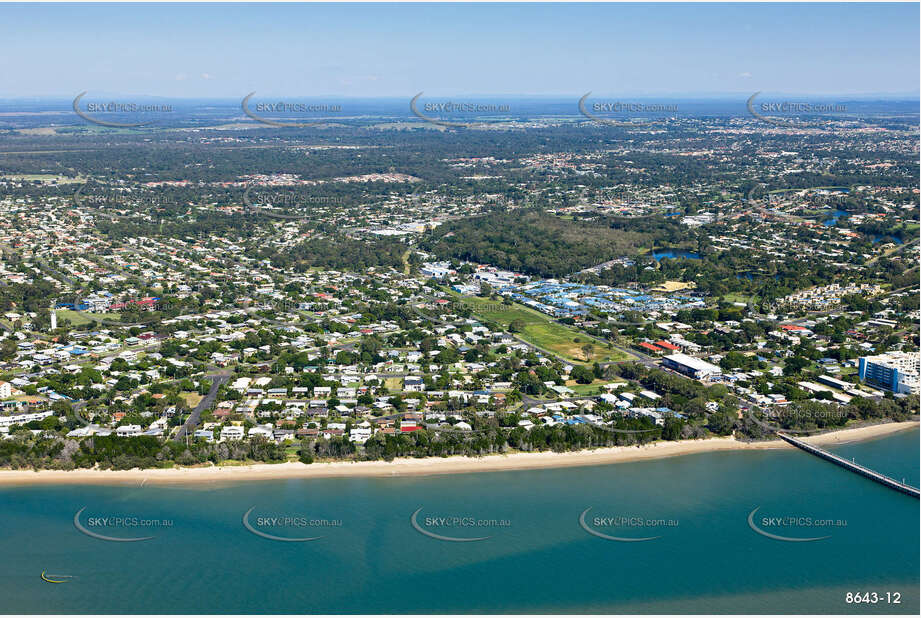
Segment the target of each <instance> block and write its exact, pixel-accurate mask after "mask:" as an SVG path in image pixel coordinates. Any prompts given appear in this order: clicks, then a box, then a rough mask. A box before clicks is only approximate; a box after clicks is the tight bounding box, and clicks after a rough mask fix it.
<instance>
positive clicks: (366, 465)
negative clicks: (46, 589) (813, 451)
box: [0, 421, 919, 487]
mask: <svg viewBox="0 0 921 618" xmlns="http://www.w3.org/2000/svg"><path fill="white" fill-rule="evenodd" d="M918 425H919V424H918V422H917V421H904V422H897V423H881V424H878V425H865V426H863V427H855V428H851V429H841V430H837V431H831V432H828V433H824V434H820V435H816V436H811V437H809V438H808V440H809V442H811V443H813V444H815V445H817V446H827V445H835V444H846V443H849V442H854V441H859V440H869V439H872V438H877V437H881V436H885V435H889V434H893V433H897V432H899V431H904V430H908V429H915V428H917V427H918ZM765 449H788V450H796V449H795V447H793V446H791V445H789V444H787V443H786V442H784V441H782V440H772V441H764V442H743V441H740V440H736V439H735V438H731V437H727V438H709V439H706V440H681V441H677V442H662V441H660V442H655V443H652V444H649V445H645V446H614V447H605V448H598V449H594V450H585V451H572V452H567V453H554V452H541V453H514V454H510V455H485V456H483V457H466V456H454V457H446V458H442V457H426V458H419V459H416V458H399V459H395V460H393V461H390V462H387V461H360V462H350V461H340V462H329V463H313V464H302V463H300V462H288V463H280V464H266V463H260V464H252V465H240V466H209V467H195V468H181V467H174V468H151V469H138V468H135V469H132V470H98V469H78V470H38V471H35V470H7V469H4V470H0V487H6V486H15V485H26V486H29V485H70V484H86V485H99V484H104V485H119V484H129V485H139V484H140V485H143V484H148V483H152V484H196V483H216V482H230V483H233V482H237V481H241V482H242V481H272V480H285V479H300V478H304V479H311V478H317V479H319V478H341V477H400V476H430V475H438V474H465V473H476V472H494V471H507V470H540V469H547V468H569V467H581V466H598V465H606V464H615V463H622V462H632V461H648V460H655V459H662V458H666V457H678V456H682V455H692V454H696V453H712V452H718V451H739V450H765Z"/></svg>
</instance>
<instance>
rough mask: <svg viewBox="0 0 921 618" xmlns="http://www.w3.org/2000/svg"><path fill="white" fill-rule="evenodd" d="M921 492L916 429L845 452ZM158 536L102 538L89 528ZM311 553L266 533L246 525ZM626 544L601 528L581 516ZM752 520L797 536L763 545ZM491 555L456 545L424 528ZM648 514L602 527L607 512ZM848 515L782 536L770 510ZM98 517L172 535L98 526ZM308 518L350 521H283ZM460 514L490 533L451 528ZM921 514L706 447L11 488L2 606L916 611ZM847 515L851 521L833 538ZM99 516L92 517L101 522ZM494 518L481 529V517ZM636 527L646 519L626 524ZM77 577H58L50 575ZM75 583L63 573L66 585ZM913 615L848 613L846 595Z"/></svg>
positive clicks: (763, 455)
mask: <svg viewBox="0 0 921 618" xmlns="http://www.w3.org/2000/svg"><path fill="white" fill-rule="evenodd" d="M834 450H835V451H836V452H838V453H840V454H842V455H844V456H846V457H855V458H856V459H857V461H859V462H861V463H864V464H866V465H869V466H871V467H874V468H877V469H878V470H880V471H882V472H886V473H889V474H891V475H893V476H897V477H898V478H902V477H905V478H906V480H908V481H909V482H911V483H912V484H915V485H917V484H918V478H919V468H918V460H919V452H918V432H917V431H908V432H903V433H900V434H897V435H894V436H890V437H887V438H882V439H878V440H874V441H869V442H861V443H854V444H844V445H839V446H835V447H834ZM84 506H85V507H86V510H85V511H83V513H82V514H81V517H80V519H79V521H80V523H81V525H82V526H84V527H85V528H87V529H88V530H90V531H93V532H95V533H103V534H106V535H110V536H119V537H123V538H124V537H137V536H153V537H154V538H153V539H150V540H147V541H139V542H110V541H103V540H99V539H96V538H91V537H89V536H86V535H84V534H82V533H81V532H79V531H78V530H77V529H76V528H75V526H74V523H73V519H74V514H75V513H76V512H77V511H78V510H79V509H81V508H82V507H84ZM252 507H255V508H254V510H253V511H252V514H251V516H250V519H249V522H250V524H251V525H252V526H253V527H254V529H256V530H257V531H261V532H264V533H268V534H273V535H275V536H282V537H289V538H291V537H313V536H321V537H322V538H320V539H318V540H315V541H307V542H281V541H275V540H269V539H266V538H263V537H260V536H257V535H256V534H253V533H251V532H249V531H248V530H247V529H245V528H244V527H243V524H242V517H243V514H244V513H245V512H246V511H248V510H249V509H250V508H252ZM589 507H592V511H590V513H589V514H588V515H587V519H586V522H587V526H588V527H589V528H590V529H592V530H595V531H599V532H602V533H604V534H608V535H610V536H620V537H622V538H624V537H629V538H644V537H649V536H656V537H658V538H655V539H654V540H650V541H641V542H619V541H611V540H607V539H605V538H600V537H598V536H594V535H592V534H590V533H589V532H587V531H586V530H585V529H583V528H582V527H581V526H580V524H579V516H580V514H581V513H582V512H583V511H585V509H587V508H589ZM756 507H760V510H759V512H758V514H757V518H756V519H755V520H754V521H755V522H756V524H758V525H760V526H761V527H762V528H763V529H765V530H767V531H769V532H771V533H774V534H777V535H784V536H789V537H791V538H792V537H801V538H802V537H813V536H818V535H819V534H821V535H823V536H829V538H827V539H824V540H821V541H814V542H783V541H778V540H774V539H771V538H767V537H765V536H762V535H759V534H757V533H755V532H754V531H753V530H752V529H751V528H750V527H749V525H748V520H747V518H748V515H749V513H750V512H751V511H752V510H753V509H755V508H756ZM420 508H421V509H422V510H421V511H420V512H419V516H418V517H417V523H418V524H419V526H420V528H422V529H423V531H427V532H432V533H436V534H440V535H442V536H452V537H455V538H476V537H480V536H487V537H489V538H486V539H485V540H482V541H473V542H448V541H442V540H439V539H436V538H432V537H430V536H426V535H424V534H422V533H420V532H418V531H417V530H415V529H414V528H413V527H412V525H411V523H410V517H411V515H412V514H413V513H414V512H415V511H416V510H417V509H420ZM621 515H626V516H631V517H639V518H641V519H642V520H643V522H644V525H643V526H638V525H633V526H630V525H621V526H605V525H604V523H605V522H603V521H601V522H597V521H596V520H595V519H594V518H595V517H602V516H603V517H614V516H621ZM781 515H790V516H795V517H810V516H811V517H821V518H823V519H833V520H836V521H837V523H838V524H839V525H837V526H835V527H829V526H823V527H821V528H817V527H811V528H806V527H803V526H795V527H771V525H770V523H767V524H765V523H763V520H762V517H763V516H770V517H775V516H781ZM104 516H127V517H140V518H149V519H160V520H170V521H171V522H172V526H169V527H165V526H161V527H157V528H155V527H132V528H128V527H124V526H121V527H119V526H93V523H94V521H95V520H94V519H93V518H98V517H104ZM268 516H273V517H274V516H305V517H309V518H317V519H325V520H327V521H328V522H332V523H336V522H337V521H338V522H340V523H341V525H339V526H332V525H329V526H273V525H271V523H272V522H271V521H266V520H261V521H260V520H259V517H268ZM454 516H457V517H466V516H470V517H473V518H475V519H484V520H491V521H488V522H486V523H488V524H489V525H476V526H469V527H467V526H455V527H445V526H438V525H436V524H435V523H433V522H432V521H431V520H429V519H427V518H431V517H454ZM918 516H919V503H918V500H916V499H913V498H910V497H908V496H904V495H902V494H899V493H897V492H894V491H892V490H890V489H887V488H884V487H882V486H880V485H877V484H875V483H872V482H870V481H867V480H865V479H863V478H860V477H858V476H857V475H855V474H853V473H850V472H847V471H845V470H842V469H840V468H838V467H836V466H833V465H831V464H828V463H826V462H824V461H821V460H819V459H817V458H815V457H813V456H810V455H807V454H805V453H802V452H800V451H753V452H730V453H708V454H700V455H691V456H685V457H678V458H672V459H665V460H660V461H651V462H636V463H625V464H617V465H608V466H596V467H586V468H566V469H556V470H534V471H513V472H493V473H483V474H469V475H454V476H440V477H415V478H392V479H368V478H351V479H323V480H289V481H278V482H270V483H265V482H259V483H256V482H253V483H242V484H234V485H216V484H215V485H202V486H194V487H192V486H173V487H164V486H143V487H136V486H131V487H125V486H121V487H118V486H111V487H83V486H56V487H23V488H4V489H2V490H0V524H2V525H0V530H2V533H0V556H2V557H3V560H2V562H0V565H2V566H0V573H2V578H0V598H2V599H3V602H2V607H3V609H4V611H5V612H7V613H118V612H125V613H361V612H368V613H406V612H410V613H465V612H473V613H479V612H483V613H485V612H499V613H501V612H510V613H517V612H529V613H531V612H533V613H548V612H576V613H670V612H679V613H683V612H690V613H711V612H716V613H729V612H742V613H804V612H805V613H910V614H916V613H917V612H918V609H919V601H918V583H919V582H918V568H919V562H918V546H919V538H918ZM842 521H844V522H846V525H840V523H841V522H842ZM95 523H98V521H95ZM476 523H478V524H479V523H480V522H476ZM634 523H636V522H634ZM44 570H47V573H48V574H49V575H50V576H52V578H53V577H54V576H58V577H59V576H61V575H71V576H73V577H72V578H71V579H69V581H67V583H63V584H49V583H45V582H43V581H42V580H41V579H40V577H39V575H40V573H41V572H42V571H44ZM61 579H66V578H61ZM849 591H850V592H874V591H875V592H877V593H883V595H884V593H885V592H887V591H888V592H900V593H901V601H902V602H901V604H900V605H889V604H886V603H885V602H881V603H879V604H877V605H875V606H868V605H848V604H847V603H846V602H845V595H846V593H847V592H849Z"/></svg>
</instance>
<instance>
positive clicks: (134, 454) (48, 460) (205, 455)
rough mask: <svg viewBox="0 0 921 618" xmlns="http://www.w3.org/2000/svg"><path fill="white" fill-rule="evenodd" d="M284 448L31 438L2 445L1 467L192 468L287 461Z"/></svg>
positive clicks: (256, 442)
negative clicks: (227, 463)
mask: <svg viewBox="0 0 921 618" xmlns="http://www.w3.org/2000/svg"><path fill="white" fill-rule="evenodd" d="M285 458H286V454H285V448H284V446H280V445H278V444H276V443H275V442H272V441H267V440H264V439H261V438H254V439H251V440H248V441H245V442H242V441H240V442H221V443H217V444H214V443H208V442H205V441H194V442H190V443H189V444H188V445H186V444H185V443H184V442H176V441H164V440H161V439H159V438H156V437H153V436H133V437H118V436H93V437H91V438H87V439H85V440H82V441H79V442H78V441H77V440H71V439H67V438H60V437H53V438H46V437H42V436H40V437H37V438H36V437H33V436H32V434H31V433H21V434H16V435H14V436H13V437H12V438H11V439H8V440H0V467H6V468H13V469H27V468H35V469H57V470H72V469H75V468H92V467H99V468H102V469H106V470H130V469H132V468H165V467H170V466H172V465H173V464H179V465H182V466H193V465H198V464H206V463H209V462H210V463H213V464H218V463H221V462H223V461H228V460H234V461H256V462H264V463H279V462H283V461H285Z"/></svg>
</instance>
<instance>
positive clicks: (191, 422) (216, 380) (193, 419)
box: [175, 372, 230, 440]
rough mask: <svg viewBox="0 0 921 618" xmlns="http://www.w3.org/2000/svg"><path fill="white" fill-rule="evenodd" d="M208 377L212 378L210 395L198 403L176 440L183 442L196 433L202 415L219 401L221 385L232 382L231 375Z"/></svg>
mask: <svg viewBox="0 0 921 618" xmlns="http://www.w3.org/2000/svg"><path fill="white" fill-rule="evenodd" d="M207 377H209V378H211V389H210V390H209V391H208V394H207V395H205V397H204V399H202V400H201V401H199V402H198V405H197V406H195V409H194V410H192V413H191V414H190V415H189V418H188V419H186V422H185V424H184V425H183V426H182V427H180V428H179V431H177V432H176V438H175V439H176V440H182V439H184V438H185V437H186V436H187V435H189V434H190V433H192V432H194V431H195V428H196V427H198V424H199V423H200V422H201V413H202V412H204V411H205V410H207V409H209V408H210V407H211V406H213V405H214V400H215V399H217V390H218V388H220V386H221V384H224V383H226V382H227V381H228V380H230V373H229V372H227V373H216V374H213V375H209V376H207Z"/></svg>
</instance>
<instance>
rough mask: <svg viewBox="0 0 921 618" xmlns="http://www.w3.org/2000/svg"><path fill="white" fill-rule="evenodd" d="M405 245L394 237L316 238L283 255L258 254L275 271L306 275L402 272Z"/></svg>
mask: <svg viewBox="0 0 921 618" xmlns="http://www.w3.org/2000/svg"><path fill="white" fill-rule="evenodd" d="M404 253H406V245H404V244H403V243H402V242H401V241H399V240H396V239H393V238H382V239H380V240H356V239H353V238H345V237H338V238H313V239H310V240H307V241H305V242H302V243H300V244H299V245H297V246H295V247H291V248H290V249H288V250H286V251H285V252H284V253H282V252H280V251H277V250H275V249H271V248H264V249H261V250H260V251H258V257H259V258H260V259H269V260H271V262H272V266H274V267H276V268H293V269H294V270H296V271H299V272H304V271H306V270H308V269H310V268H317V267H319V268H330V269H333V270H351V271H359V272H360V271H363V270H367V269H368V268H393V269H395V270H402V268H403V254H404Z"/></svg>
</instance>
